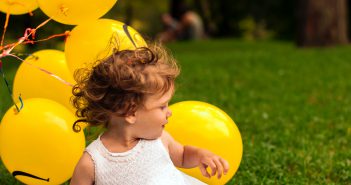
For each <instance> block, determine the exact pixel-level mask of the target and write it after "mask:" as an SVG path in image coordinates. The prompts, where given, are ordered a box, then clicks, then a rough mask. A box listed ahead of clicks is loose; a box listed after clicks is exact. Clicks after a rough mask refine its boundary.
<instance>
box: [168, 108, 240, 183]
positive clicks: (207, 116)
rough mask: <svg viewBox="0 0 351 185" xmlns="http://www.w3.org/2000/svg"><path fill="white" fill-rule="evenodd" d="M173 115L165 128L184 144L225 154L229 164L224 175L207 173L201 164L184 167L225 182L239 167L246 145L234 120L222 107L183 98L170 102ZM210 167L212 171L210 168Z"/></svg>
mask: <svg viewBox="0 0 351 185" xmlns="http://www.w3.org/2000/svg"><path fill="white" fill-rule="evenodd" d="M170 109H171V111H172V116H171V117H170V118H169V120H168V121H169V124H167V126H166V130H167V131H168V132H169V133H170V134H171V135H172V136H173V137H174V139H175V140H177V141H179V142H180V143H182V144H183V145H193V146H198V147H201V148H205V149H208V150H210V151H212V152H213V153H215V154H217V155H219V156H221V157H223V158H224V159H225V160H227V161H228V163H229V165H230V169H229V172H228V173H227V175H224V176H222V178H221V179H219V180H218V179H217V177H215V176H213V177H212V178H211V179H208V178H206V177H204V176H203V175H202V174H201V172H200V170H199V169H198V168H193V169H181V170H182V171H183V172H185V173H187V174H188V175H191V176H193V177H196V178H198V179H200V180H202V181H204V182H206V183H208V184H215V185H218V184H225V183H226V182H228V181H229V180H230V179H231V178H232V177H233V176H234V174H235V172H236V171H237V170H238V168H239V165H240V161H241V157H242V153H243V146H242V140H241V135H240V132H239V129H238V127H237V126H236V125H235V123H234V121H233V120H232V119H231V118H230V117H229V116H228V115H227V114H226V113H225V112H223V111H222V110H220V109H219V108H217V107H215V106H213V105H211V104H208V103H204V102H199V101H183V102H179V103H176V104H173V105H171V106H170ZM209 171H211V170H210V169H209Z"/></svg>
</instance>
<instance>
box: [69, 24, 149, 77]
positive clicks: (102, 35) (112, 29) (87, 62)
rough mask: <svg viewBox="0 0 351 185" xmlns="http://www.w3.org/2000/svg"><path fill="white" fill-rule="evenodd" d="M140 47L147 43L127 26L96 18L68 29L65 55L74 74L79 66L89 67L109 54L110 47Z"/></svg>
mask: <svg viewBox="0 0 351 185" xmlns="http://www.w3.org/2000/svg"><path fill="white" fill-rule="evenodd" d="M128 34H129V36H130V38H129V37H128ZM142 46H146V42H145V41H144V39H143V38H142V37H141V35H140V34H139V33H138V32H137V31H135V30H134V29H133V28H131V27H130V26H127V25H125V24H124V23H122V22H119V21H115V20H110V19H99V20H96V21H92V22H90V23H87V24H82V25H78V26H76V27H75V28H74V29H73V30H72V31H71V33H70V35H69V37H68V38H67V40H66V44H65V54H66V59H67V65H68V68H69V69H70V70H71V72H72V73H73V72H74V71H75V70H76V69H78V68H82V67H91V65H92V64H94V63H95V61H97V60H98V59H103V58H106V57H107V56H109V55H111V54H112V51H113V49H118V50H125V49H135V48H136V47H142ZM114 47H118V48H114Z"/></svg>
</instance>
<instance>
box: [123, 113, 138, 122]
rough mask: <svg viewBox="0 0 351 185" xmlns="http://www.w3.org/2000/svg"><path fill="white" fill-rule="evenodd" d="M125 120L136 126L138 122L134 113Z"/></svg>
mask: <svg viewBox="0 0 351 185" xmlns="http://www.w3.org/2000/svg"><path fill="white" fill-rule="evenodd" d="M125 120H126V121H127V122H128V123H130V124H134V123H135V122H136V112H133V113H132V114H130V115H128V116H126V117H125Z"/></svg>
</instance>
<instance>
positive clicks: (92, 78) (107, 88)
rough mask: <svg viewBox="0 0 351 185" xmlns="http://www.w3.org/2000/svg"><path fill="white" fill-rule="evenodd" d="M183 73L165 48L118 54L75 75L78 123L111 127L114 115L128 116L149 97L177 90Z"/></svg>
mask: <svg viewBox="0 0 351 185" xmlns="http://www.w3.org/2000/svg"><path fill="white" fill-rule="evenodd" d="M179 72H180V69H179V67H178V65H177V63H176V60H175V59H174V58H173V57H172V56H171V55H170V53H169V52H168V51H167V50H166V49H165V48H164V47H163V46H161V45H159V44H154V45H151V46H149V47H141V48H137V49H136V50H122V51H116V52H114V53H113V54H112V55H111V56H109V57H108V58H106V59H105V60H101V61H97V62H96V64H95V66H94V67H92V68H90V69H89V68H81V69H78V70H77V71H75V74H74V77H75V80H76V81H77V84H75V85H74V87H73V90H72V93H73V95H74V96H72V99H71V100H72V103H73V105H74V107H75V108H76V109H77V110H76V116H78V118H80V119H79V120H77V121H76V122H75V124H74V125H73V129H74V130H75V131H76V130H78V131H79V130H80V127H78V129H77V128H76V127H77V125H76V123H78V122H87V123H89V124H90V125H93V126H97V125H102V124H103V125H104V126H105V127H106V126H107V124H108V121H109V119H110V116H111V114H115V115H117V116H128V115H131V114H133V113H134V112H135V111H136V110H137V109H138V108H140V107H141V106H143V104H144V102H145V97H146V96H147V95H152V94H158V93H161V94H164V93H166V92H167V91H168V90H169V89H170V88H172V87H173V86H174V81H175V79H176V77H177V76H178V74H179Z"/></svg>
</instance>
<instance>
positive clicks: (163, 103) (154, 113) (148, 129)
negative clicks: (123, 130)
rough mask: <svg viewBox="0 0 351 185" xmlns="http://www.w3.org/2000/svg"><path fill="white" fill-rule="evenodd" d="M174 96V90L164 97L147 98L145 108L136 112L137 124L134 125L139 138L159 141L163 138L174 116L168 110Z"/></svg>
mask: <svg viewBox="0 0 351 185" xmlns="http://www.w3.org/2000/svg"><path fill="white" fill-rule="evenodd" d="M172 96H173V88H171V89H170V90H169V91H168V92H167V93H165V94H163V95H160V94H157V95H152V96H148V97H147V98H146V101H145V104H144V107H143V108H139V109H138V110H137V111H136V114H135V115H136V122H135V124H134V125H133V126H134V127H135V131H136V134H137V136H138V137H139V138H143V139H157V138H159V137H160V136H161V134H162V132H163V129H164V127H165V124H167V123H168V118H169V117H170V116H171V115H172V112H171V111H170V110H169V108H168V102H169V101H170V99H171V98H172Z"/></svg>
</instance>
